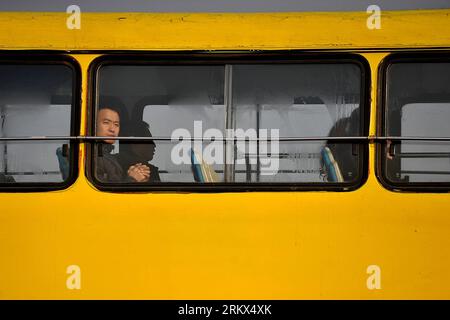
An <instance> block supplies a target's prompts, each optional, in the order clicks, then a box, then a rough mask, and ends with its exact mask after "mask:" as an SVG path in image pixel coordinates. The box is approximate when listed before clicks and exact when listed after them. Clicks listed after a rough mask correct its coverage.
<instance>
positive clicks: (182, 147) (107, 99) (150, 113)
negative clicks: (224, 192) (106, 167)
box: [97, 65, 225, 183]
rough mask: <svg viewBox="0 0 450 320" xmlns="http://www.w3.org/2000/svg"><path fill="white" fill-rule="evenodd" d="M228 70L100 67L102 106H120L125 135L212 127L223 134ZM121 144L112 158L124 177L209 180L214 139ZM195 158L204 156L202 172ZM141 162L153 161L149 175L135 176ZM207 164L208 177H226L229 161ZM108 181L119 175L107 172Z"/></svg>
mask: <svg viewBox="0 0 450 320" xmlns="http://www.w3.org/2000/svg"><path fill="white" fill-rule="evenodd" d="M224 70H225V67H224V66H149V65H147V66H124V65H123V66H120V65H119V66H104V67H101V68H100V70H99V73H98V74H99V78H98V79H99V80H98V83H99V98H98V104H97V108H101V107H102V106H105V105H114V106H115V107H116V108H118V109H119V110H120V117H121V120H120V122H121V129H120V134H119V135H120V136H141V137H142V136H144V137H149V136H153V137H164V138H171V137H175V136H177V135H179V134H180V133H181V136H182V137H184V138H194V137H196V138H200V139H201V138H202V137H204V136H205V134H206V135H208V134H209V132H211V130H214V131H215V132H220V133H221V134H222V133H223V132H224V129H225V105H224V81H225V79H224ZM208 130H209V131H208ZM117 144H118V146H117ZM115 145H116V147H115V148H114V150H115V151H113V152H111V153H115V154H114V157H115V159H114V160H112V161H114V162H116V163H118V164H119V165H120V166H121V169H122V177H121V178H120V179H119V180H121V181H122V182H150V183H154V182H195V181H198V182H205V179H206V178H205V177H204V176H206V175H207V174H206V173H204V174H203V175H202V174H201V168H200V167H202V164H203V163H204V162H205V161H206V160H208V159H203V158H202V155H203V152H202V151H203V150H204V149H205V148H207V146H208V145H209V143H206V142H203V143H202V142H201V141H199V142H195V143H191V142H190V141H186V140H185V141H183V142H182V143H181V142H180V141H178V140H176V141H175V140H174V141H170V140H169V141H162V140H155V141H154V145H152V144H151V143H149V142H147V143H141V144H137V143H131V142H125V141H121V142H120V143H117V142H116V143H115ZM138 149H139V150H138ZM143 154H146V155H143ZM195 155H197V157H196V156H195ZM107 157H109V154H108V155H107ZM193 161H194V162H195V161H198V162H199V164H198V167H199V170H200V171H198V172H197V174H196V171H195V165H194V164H193ZM97 162H98V163H100V162H101V160H100V159H99V161H97ZM136 163H143V164H145V165H146V166H148V167H150V171H151V173H150V177H149V179H146V180H144V181H136V179H135V177H130V175H129V174H128V172H129V168H130V167H131V166H132V165H133V164H136ZM206 167H208V169H209V172H210V173H211V175H210V178H209V179H207V181H211V182H220V181H222V180H223V171H224V169H223V164H220V163H216V164H211V165H208V164H206V163H204V165H203V168H206ZM213 171H214V172H213ZM155 172H157V173H158V175H157V176H155V174H154V173H155ZM199 172H200V174H199ZM103 181H106V182H117V179H116V180H112V179H110V178H108V174H106V175H105V177H104V179H103Z"/></svg>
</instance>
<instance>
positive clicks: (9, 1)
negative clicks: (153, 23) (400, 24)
mask: <svg viewBox="0 0 450 320" xmlns="http://www.w3.org/2000/svg"><path fill="white" fill-rule="evenodd" d="M71 4H75V5H78V6H80V8H81V11H88V12H89V11H93V12H283V11H365V10H366V8H367V7H368V6H369V5H371V4H376V5H379V6H380V7H381V9H382V10H409V9H442V8H450V0H0V11H61V12H65V9H66V8H67V6H69V5H71Z"/></svg>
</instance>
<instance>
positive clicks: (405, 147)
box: [382, 58, 450, 188]
mask: <svg viewBox="0 0 450 320" xmlns="http://www.w3.org/2000/svg"><path fill="white" fill-rule="evenodd" d="M411 60H413V59H409V60H408V61H407V62H405V61H392V63H391V64H389V65H388V66H387V69H386V96H385V106H384V117H385V121H384V123H385V128H384V134H385V135H386V136H390V137H394V138H395V137H399V139H397V140H396V139H390V140H391V141H389V143H388V144H386V145H385V147H384V149H383V154H384V156H383V159H382V164H383V168H384V170H383V175H384V179H386V180H387V182H388V183H389V184H391V185H393V186H395V187H399V188H402V187H406V188H408V187H411V186H427V185H429V186H432V185H436V186H438V185H441V186H445V184H447V186H448V183H449V182H450V140H449V139H446V138H449V137H450V61H449V59H448V58H447V61H442V60H439V61H436V60H435V61H423V59H422V60H421V61H416V62H415V61H411ZM444 60H445V59H444ZM387 146H388V147H387Z"/></svg>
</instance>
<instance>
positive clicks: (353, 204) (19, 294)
mask: <svg viewBox="0 0 450 320" xmlns="http://www.w3.org/2000/svg"><path fill="white" fill-rule="evenodd" d="M449 12H450V11H446V10H442V11H426V12H424V13H423V14H419V13H417V12H416V13H414V12H399V13H389V14H386V16H387V17H388V18H387V19H386V20H387V21H384V20H383V22H382V24H383V28H385V27H386V28H387V27H389V26H394V27H395V28H394V29H391V30H384V31H381V32H380V34H379V35H377V34H376V32H378V31H372V32H375V33H374V35H373V36H371V37H369V38H367V35H368V34H369V33H368V31H367V30H363V29H364V27H365V18H364V17H366V15H365V14H364V15H362V14H343V16H342V17H338V16H337V15H333V14H325V13H317V14H278V15H272V14H261V15H249V16H246V15H191V14H189V15H142V14H135V15H131V14H127V15H125V16H126V17H127V18H126V19H124V20H118V17H120V16H121V15H117V14H85V15H84V14H83V18H82V30H81V31H80V32H79V33H77V34H76V32H78V31H69V30H63V29H64V28H57V27H56V26H57V25H58V23H61V24H63V25H64V23H65V21H59V20H57V19H56V20H55V17H60V19H61V20H64V19H65V16H66V15H58V14H38V13H33V14H18V13H17V14H15V13H13V14H5V13H2V14H0V46H1V48H3V49H30V48H41V49H69V48H70V49H94V48H95V49H118V48H122V49H131V48H136V49H174V50H175V49H223V48H233V49H239V48H242V49H259V48H288V49H297V48H312V47H314V48H328V49H331V48H334V49H341V48H352V47H361V48H371V47H376V46H380V47H383V46H389V47H408V46H415V45H417V46H427V47H428V46H447V47H449V45H450V28H448V27H449V26H450V25H449V20H448V15H449ZM85 16H86V17H85ZM170 17H172V18H170ZM283 17H284V18H283ZM412 18H414V19H418V21H419V23H416V22H412V21H411V20H412ZM171 19H172V20H171ZM23 20H28V21H30V23H31V26H28V27H27V24H26V23H24V22H23ZM153 20H155V21H153ZM327 21H338V22H339V27H338V28H337V27H331V26H330V25H329V24H328V23H327ZM420 21H421V22H423V23H422V24H421V23H420ZM265 22H267V23H265ZM361 23H363V26H362V27H361V29H358V30H359V31H358V30H356V29H355V28H356V26H357V25H359V24H361ZM40 24H42V25H40ZM444 26H446V28H444ZM122 27H123V29H121V28H122ZM316 28H319V29H316ZM435 28H438V29H437V30H439V32H436V30H435ZM135 29H136V30H140V31H136V33H131V31H132V30H135ZM294 29H298V30H294ZM337 29H341V30H339V32H338V30H337ZM239 30H241V32H238V31H239ZM432 30H433V32H431V31H432ZM410 31H417V34H410ZM71 32H75V33H71ZM370 34H372V33H370ZM418 34H419V35H418ZM318 35H320V36H318ZM420 35H422V36H420ZM314 36H317V38H315V37H314ZM355 52H357V51H355ZM386 54H387V52H385V53H365V54H363V55H364V56H365V57H366V59H368V61H369V62H370V65H371V69H372V89H371V94H372V101H371V127H370V133H371V134H375V124H376V92H377V87H376V83H377V81H376V80H377V79H376V78H377V67H378V64H379V62H380V61H381V59H382V58H383V57H384V56H385V55H386ZM74 57H75V58H76V59H77V60H78V61H79V62H80V64H81V66H82V72H83V74H82V76H83V86H82V90H83V92H82V108H83V111H82V133H84V130H85V119H86V108H87V105H86V98H87V68H88V66H89V63H90V61H92V59H94V58H95V55H91V54H77V55H74ZM80 153H81V154H80V157H81V158H82V159H84V156H85V154H84V145H81V146H80ZM374 164H375V156H374V146H373V145H370V157H369V178H368V181H367V182H366V183H365V184H364V185H363V186H362V187H361V188H360V189H358V190H356V191H353V192H276V193H272V192H254V193H220V194H214V193H213V194H195V193H191V194H190V193H183V194H177V193H140V194H133V193H126V194H125V193H123V194H114V193H106V192H99V191H97V190H96V189H95V188H94V187H93V186H92V185H90V183H89V182H88V181H87V180H86V178H85V174H84V172H85V168H84V162H83V161H81V166H80V168H79V178H78V180H77V181H76V183H75V184H74V185H73V186H71V187H70V188H69V189H67V190H64V191H55V192H45V193H26V194H25V193H9V194H7V193H0V203H1V206H0V298H3V299H5V298H6V299H16V298H33V299H34V298H36V299H38V298H39V299H48V298H58V299H80V298H101V299H103V298H113V299H115V298H121V299H131V298H133V299H134V298H137V299H141V298H145V299H266V298H267V299H303V298H307V299H335V298H341V299H359V298H363V299H379V298H386V299H398V298H406V299H412V298H425V299H428V298H437V299H442V298H447V299H448V298H450V290H449V289H450V273H449V270H450V249H449V248H450V237H449V235H450V215H449V214H450V196H449V194H421V193H394V192H391V191H388V190H386V189H384V188H383V187H382V186H381V185H380V184H379V182H378V181H377V179H376V177H375V175H374ZM69 265H78V266H80V268H81V289H80V290H69V289H67V287H66V280H67V277H68V274H67V273H66V268H67V266H69ZM369 265H378V266H380V268H381V286H382V287H381V289H380V290H369V289H368V288H367V286H366V281H367V278H368V277H369V275H368V274H367V273H366V269H367V267H368V266H369Z"/></svg>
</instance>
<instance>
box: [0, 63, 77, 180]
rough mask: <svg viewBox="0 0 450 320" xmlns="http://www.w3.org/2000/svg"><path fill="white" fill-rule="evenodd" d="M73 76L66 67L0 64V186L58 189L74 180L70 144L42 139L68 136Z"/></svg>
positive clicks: (61, 65)
mask: <svg viewBox="0 0 450 320" xmlns="http://www.w3.org/2000/svg"><path fill="white" fill-rule="evenodd" d="M73 73H74V72H73V69H72V68H71V67H70V66H68V65H66V64H59V65H58V64H55V63H53V64H46V63H42V62H41V63H40V64H38V63H36V64H34V63H27V64H20V63H18V62H14V63H10V62H7V61H0V117H1V122H0V137H1V138H4V139H3V140H1V141H0V185H1V186H2V187H5V188H10V187H19V188H20V187H27V186H29V187H34V186H35V187H38V186H40V187H45V186H47V187H49V186H50V187H51V186H53V187H55V188H58V186H59V187H60V186H62V185H64V184H66V183H67V182H68V181H69V180H70V176H73V173H72V171H73V170H72V169H73V168H72V167H73V156H72V154H73V150H72V149H73V147H72V146H71V145H70V140H69V139H61V140H53V139H47V138H51V137H54V138H55V137H69V136H70V135H71V118H72V116H71V115H72V113H73V110H72V109H73V105H72V94H73V83H74V79H73V77H74V74H73ZM30 137H41V138H42V140H31V139H29V138H30ZM16 138H21V140H15V139H16ZM27 138H28V139H27ZM7 139H11V140H7Z"/></svg>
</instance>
